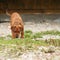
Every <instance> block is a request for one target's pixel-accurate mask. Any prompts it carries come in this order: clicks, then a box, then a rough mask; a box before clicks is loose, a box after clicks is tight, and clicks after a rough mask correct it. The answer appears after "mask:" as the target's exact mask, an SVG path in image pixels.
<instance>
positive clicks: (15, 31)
mask: <svg viewBox="0 0 60 60" xmlns="http://www.w3.org/2000/svg"><path fill="white" fill-rule="evenodd" d="M10 23H11V32H12V38H18V37H21V38H24V24H23V21H22V18H21V17H20V15H19V14H18V13H17V12H14V13H12V14H11V22H10Z"/></svg>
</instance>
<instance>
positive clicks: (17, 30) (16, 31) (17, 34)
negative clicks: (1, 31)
mask: <svg viewBox="0 0 60 60" xmlns="http://www.w3.org/2000/svg"><path fill="white" fill-rule="evenodd" d="M11 30H12V31H13V32H14V33H15V35H16V38H18V36H19V34H20V32H21V31H22V26H21V25H18V26H17V25H14V26H11Z"/></svg>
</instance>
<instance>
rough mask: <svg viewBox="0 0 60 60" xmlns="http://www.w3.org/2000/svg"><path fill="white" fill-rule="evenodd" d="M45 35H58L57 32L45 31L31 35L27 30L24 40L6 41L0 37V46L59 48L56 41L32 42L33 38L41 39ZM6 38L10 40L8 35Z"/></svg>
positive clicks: (59, 42)
mask: <svg viewBox="0 0 60 60" xmlns="http://www.w3.org/2000/svg"><path fill="white" fill-rule="evenodd" d="M47 34H51V35H60V32H59V31H45V32H38V33H35V34H33V32H32V31H30V30H28V31H25V34H24V36H25V38H24V39H17V38H16V39H10V40H9V39H8V40H6V39H5V37H0V45H1V44H16V45H20V46H27V47H32V46H49V45H51V44H52V45H54V46H60V40H59V39H58V40H57V39H56V40H52V39H50V40H47V41H44V40H38V41H37V40H33V38H42V36H43V35H47ZM8 37H10V38H11V36H10V35H8Z"/></svg>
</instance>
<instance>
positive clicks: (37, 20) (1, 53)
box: [0, 14, 60, 60]
mask: <svg viewBox="0 0 60 60" xmlns="http://www.w3.org/2000/svg"><path fill="white" fill-rule="evenodd" d="M21 16H22V19H23V21H24V31H27V30H30V31H32V32H33V35H35V36H33V37H34V38H33V37H32V36H31V35H32V33H31V32H30V34H27V33H26V34H25V38H26V39H24V40H19V39H18V40H11V39H10V37H11V36H10V37H6V36H7V35H11V30H10V23H9V17H8V18H7V17H3V16H1V18H0V20H1V21H3V20H4V21H8V22H3V23H0V37H5V38H0V60H60V43H59V42H60V14H49V15H48V14H21ZM44 31H45V32H44ZM35 33H36V34H35ZM27 36H28V37H27ZM55 39H56V41H55ZM42 40H43V41H42ZM47 40H48V41H47ZM50 40H53V41H55V42H53V43H52V42H50ZM57 40H58V42H57ZM21 42H22V43H21ZM56 42H57V43H56ZM13 43H14V44H13ZM51 44H53V45H54V46H53V45H51ZM23 57H24V58H23Z"/></svg>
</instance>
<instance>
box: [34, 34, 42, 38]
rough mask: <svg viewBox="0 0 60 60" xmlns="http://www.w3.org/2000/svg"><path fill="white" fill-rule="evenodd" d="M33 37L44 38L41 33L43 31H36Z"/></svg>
mask: <svg viewBox="0 0 60 60" xmlns="http://www.w3.org/2000/svg"><path fill="white" fill-rule="evenodd" d="M33 38H42V35H41V33H35V34H34V35H33Z"/></svg>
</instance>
